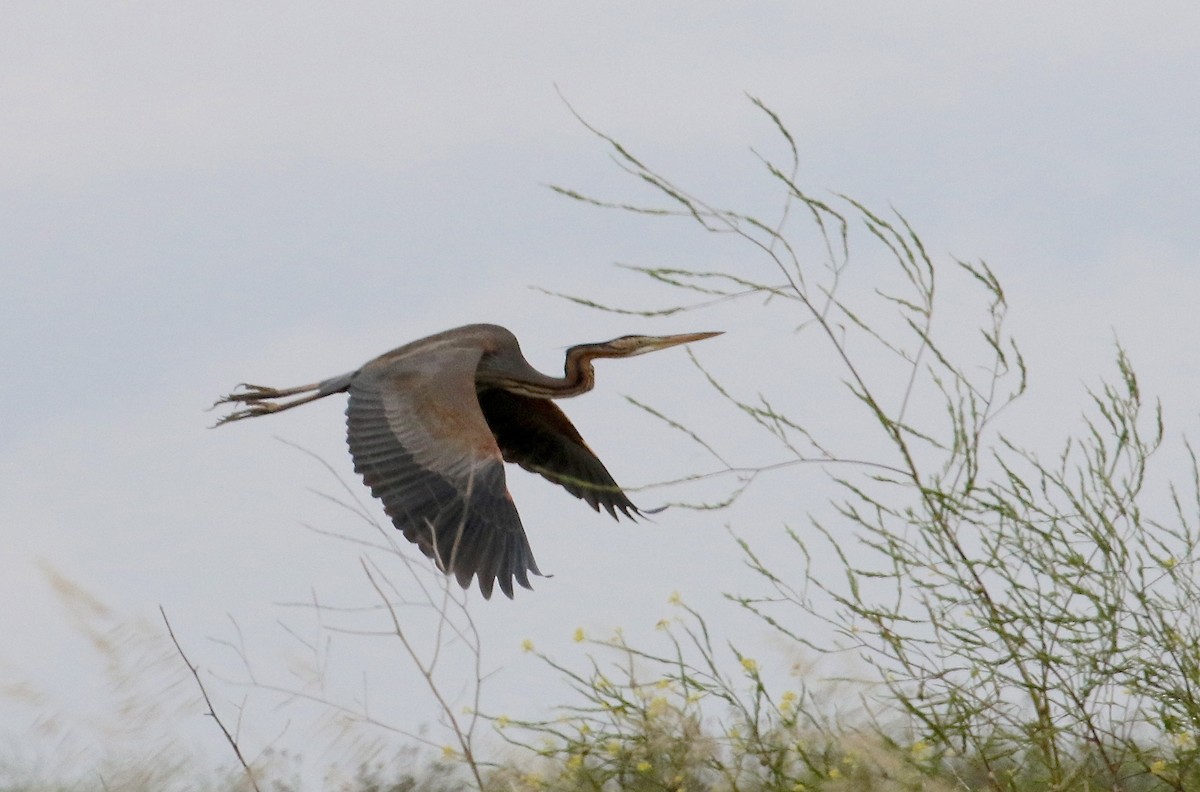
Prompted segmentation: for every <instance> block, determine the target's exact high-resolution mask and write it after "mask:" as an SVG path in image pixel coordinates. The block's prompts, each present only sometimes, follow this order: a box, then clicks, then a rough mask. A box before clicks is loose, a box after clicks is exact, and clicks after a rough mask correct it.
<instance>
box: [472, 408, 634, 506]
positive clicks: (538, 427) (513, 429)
mask: <svg viewBox="0 0 1200 792" xmlns="http://www.w3.org/2000/svg"><path fill="white" fill-rule="evenodd" d="M479 406H480V407H481V408H482V409H483V416H484V418H486V419H487V423H488V426H490V427H491V429H492V433H493V434H494V435H495V436H496V443H497V445H499V446H500V451H501V452H502V453H503V454H504V459H505V461H507V462H516V463H517V464H518V465H520V466H521V467H523V468H525V469H526V470H530V471H533V472H534V473H538V474H540V475H542V476H545V477H546V478H547V479H549V480H550V481H553V482H554V483H555V484H561V485H562V486H563V487H564V488H565V489H566V490H567V492H569V493H571V494H572V495H574V496H575V497H577V498H582V499H583V500H584V501H586V502H587V503H588V505H590V506H591V507H592V508H593V509H595V510H596V511H600V507H601V506H603V507H604V508H605V509H606V510H607V511H608V513H609V514H611V515H612V516H613V517H616V516H617V511H618V510H619V511H620V512H621V513H623V514H624V515H625V516H627V517H630V518H633V517H634V516H635V515H637V514H639V513H640V512H639V511H638V509H637V507H636V506H634V505H633V504H632V503H631V502H630V501H629V498H627V497H626V496H625V493H624V492H622V491H621V488H620V487H619V486H617V483H616V482H615V481H614V480H613V477H612V475H611V474H610V473H609V472H608V469H607V468H605V467H604V464H603V463H602V462H601V461H600V460H599V458H597V456H596V455H595V454H594V453H593V452H592V449H590V448H588V447H587V443H585V442H583V438H582V437H580V436H579V432H578V430H576V429H575V427H574V426H573V425H572V424H571V422H570V421H569V420H568V419H567V416H566V415H565V414H563V411H562V410H560V409H559V408H558V405H556V404H555V403H554V402H552V401H550V400H549V399H537V398H534V397H531V396H524V395H521V394H519V393H512V392H511V391H506V390H501V389H498V388H490V389H488V390H484V391H481V392H480V393H479Z"/></svg>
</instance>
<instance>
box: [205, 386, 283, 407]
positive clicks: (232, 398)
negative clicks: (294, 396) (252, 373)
mask: <svg viewBox="0 0 1200 792" xmlns="http://www.w3.org/2000/svg"><path fill="white" fill-rule="evenodd" d="M237 387H238V388H240V389H241V390H235V391H234V392H233V393H231V394H229V395H228V396H222V397H221V398H220V399H217V401H216V403H215V404H213V406H214V407H216V406H217V405H220V404H237V403H245V402H257V401H262V400H263V399H279V398H281V397H283V396H287V395H288V392H287V391H283V390H280V389H279V388H268V387H267V386H266V385H251V384H250V383H248V382H239V383H238V384H237Z"/></svg>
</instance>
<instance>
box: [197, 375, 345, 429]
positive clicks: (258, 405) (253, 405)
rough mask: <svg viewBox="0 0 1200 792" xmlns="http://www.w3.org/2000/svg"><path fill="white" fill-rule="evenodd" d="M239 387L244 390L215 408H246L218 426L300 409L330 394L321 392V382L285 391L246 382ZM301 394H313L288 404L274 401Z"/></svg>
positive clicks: (220, 401)
mask: <svg viewBox="0 0 1200 792" xmlns="http://www.w3.org/2000/svg"><path fill="white" fill-rule="evenodd" d="M238 387H239V388H242V390H241V391H238V392H235V393H231V394H229V395H228V396H225V397H223V398H221V399H218V400H217V402H216V403H215V404H213V407H219V406H220V405H222V404H242V405H245V407H243V408H242V409H240V410H234V411H233V412H231V413H230V414H229V415H226V416H223V417H222V418H221V419H220V420H219V421H217V424H216V425H217V426H220V425H221V424H224V423H229V422H230V421H240V420H241V419H243V418H254V417H255V416H258V415H269V414H270V413H275V412H282V411H283V410H290V409H292V408H293V407H299V406H300V405H301V404H307V403H308V402H310V401H316V400H317V399H320V398H322V397H323V396H328V395H329V394H328V392H322V391H321V383H319V382H318V383H314V384H312V385H301V386H300V387H298V388H284V389H278V388H268V387H266V386H263V385H250V384H248V383H245V382H243V383H242V384H241V385H239V386H238ZM301 393H311V394H312V395H311V396H305V397H303V398H300V399H293V400H292V401H288V402H280V401H272V400H273V399H284V398H287V397H288V396H296V395H297V394H301Z"/></svg>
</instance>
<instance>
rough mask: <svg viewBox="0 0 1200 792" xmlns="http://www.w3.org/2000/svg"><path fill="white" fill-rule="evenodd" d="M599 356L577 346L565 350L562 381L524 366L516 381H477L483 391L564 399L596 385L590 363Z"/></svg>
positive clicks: (508, 378) (494, 378)
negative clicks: (484, 389)
mask: <svg viewBox="0 0 1200 792" xmlns="http://www.w3.org/2000/svg"><path fill="white" fill-rule="evenodd" d="M602 356H603V355H602V353H601V352H600V351H599V350H596V349H594V348H593V347H591V346H589V345H582V346H576V347H571V348H570V349H568V350H567V358H566V360H565V361H564V363H563V376H561V377H551V376H548V375H546V374H543V373H541V372H540V371H538V370H537V369H535V368H533V367H532V366H528V365H527V367H526V371H525V372H523V373H522V374H521V375H520V376H519V377H513V376H511V375H508V376H494V375H493V376H484V377H479V378H478V380H477V381H478V382H479V384H480V385H481V386H483V387H499V388H503V389H504V390H506V391H510V392H512V393H519V394H522V395H524V396H533V397H534V398H538V399H565V398H568V397H570V396H578V395H579V394H581V393H587V392H588V391H590V390H591V389H592V386H593V385H595V383H596V376H595V370H594V369H593V368H592V360H593V359H595V358H597V357H602Z"/></svg>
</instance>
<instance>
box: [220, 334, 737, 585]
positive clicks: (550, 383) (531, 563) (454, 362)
mask: <svg viewBox="0 0 1200 792" xmlns="http://www.w3.org/2000/svg"><path fill="white" fill-rule="evenodd" d="M713 335H717V334H716V333H692V334H688V335H681V336H665V337H649V336H624V337H622V338H618V339H613V340H612V341H608V342H605V343H602V344H585V345H581V346H576V347H572V348H571V349H569V350H568V351H567V354H566V359H565V361H564V376H563V377H550V376H547V375H545V374H542V373H541V372H539V371H537V370H536V369H534V368H533V367H532V366H530V365H529V363H528V362H527V361H526V360H525V358H524V356H523V355H522V354H521V350H520V346H519V345H518V343H517V339H516V338H515V337H514V336H513V335H512V333H510V332H509V331H508V330H505V329H504V328H503V327H498V326H496V325H467V326H465V327H459V328H455V329H454V330H448V331H445V332H443V333H438V334H436V335H433V336H429V337H428V338H423V339H420V340H419V341H414V342H412V343H410V344H406V345H404V346H402V347H398V348H396V349H394V350H392V351H390V352H387V353H385V354H383V355H380V356H379V357H377V358H375V359H374V360H371V361H369V362H368V363H367V364H366V365H364V366H363V367H362V368H360V369H358V370H357V371H354V372H351V373H349V374H343V375H341V376H338V377H332V378H330V379H326V380H322V381H321V382H319V383H316V384H314V385H305V386H301V387H298V388H289V389H284V390H278V389H274V388H267V387H262V386H255V385H246V386H243V387H244V388H245V390H243V391H241V392H236V393H233V394H231V395H229V396H226V397H225V398H223V399H221V400H220V401H218V402H217V404H225V403H232V404H237V405H241V407H240V409H237V410H235V411H234V412H233V413H231V414H229V415H227V416H225V417H224V418H223V419H221V420H220V421H218V424H221V423H226V422H229V421H236V420H240V419H243V418H250V417H255V416H258V415H266V414H269V413H272V412H279V411H281V410H287V409H290V408H292V407H296V406H298V405H300V404H304V403H307V402H309V401H312V400H314V399H318V398H322V397H324V396H328V395H330V394H332V393H340V392H348V393H349V394H350V399H349V404H348V406H347V409H346V422H347V434H346V437H347V443H348V444H349V446H350V454H351V457H352V458H353V460H354V469H355V470H356V471H357V472H358V473H359V474H360V475H361V476H362V477H363V481H364V483H366V485H367V486H368V487H370V489H371V493H372V494H373V495H374V496H375V497H377V498H379V499H380V501H382V502H383V506H384V511H385V512H387V515H388V517H389V518H391V521H392V523H393V524H394V525H395V526H396V527H397V528H399V529H400V530H401V531H402V532H403V533H404V536H405V538H407V539H408V540H409V541H411V542H413V543H414V544H416V545H417V547H419V548H420V549H421V551H422V552H423V553H424V554H425V555H427V556H429V557H430V558H432V559H433V560H434V561H435V562H436V563H437V565H438V567H439V568H440V569H442V570H443V571H445V572H446V573H447V574H453V575H454V576H455V578H456V579H457V580H458V582H459V583H460V584H461V585H463V586H464V587H466V586H468V585H470V582H471V579H472V578H475V579H476V580H477V581H478V585H479V589H480V591H481V592H482V593H483V595H484V597H490V596H491V593H492V590H493V587H494V586H495V585H497V584H498V585H499V586H500V590H501V591H503V592H504V593H505V595H507V596H509V597H512V594H513V581H514V580H515V581H516V582H517V583H518V584H520V585H521V586H524V587H526V588H529V587H530V585H529V574H530V573H532V574H534V575H540V574H541V572H540V571H539V570H538V567H537V562H536V561H535V560H534V557H533V551H532V550H531V549H530V547H529V541H528V539H527V538H526V536H525V531H524V528H523V527H522V525H521V519H520V516H519V515H518V514H517V509H516V506H515V505H514V504H513V500H512V496H511V495H510V494H509V492H508V487H507V483H506V479H505V472H504V462H514V463H516V464H519V465H520V466H522V467H523V468H525V469H527V470H530V471H533V472H535V473H538V474H540V475H542V476H544V477H545V478H547V479H548V480H550V481H552V482H554V483H556V484H559V485H561V486H562V487H563V488H564V489H566V490H567V491H568V492H570V493H571V494H572V495H575V496H576V497H578V498H581V499H583V500H584V501H585V502H586V503H588V504H589V505H590V506H591V507H592V508H593V509H595V510H597V511H599V510H600V508H604V509H605V510H606V511H607V512H608V513H609V514H611V515H612V516H613V517H617V516H618V515H619V514H623V515H625V516H626V517H630V518H633V517H634V516H635V515H638V514H640V512H639V511H638V509H637V507H636V506H634V505H633V503H632V502H631V501H630V500H629V498H628V497H626V495H625V493H624V492H622V491H621V488H620V487H619V486H617V484H616V482H615V481H614V480H613V477H612V475H611V474H609V472H608V470H607V469H606V468H605V467H604V464H603V463H602V462H600V460H599V458H598V457H597V456H596V455H595V454H594V453H593V452H592V450H591V449H590V448H588V446H587V444H586V443H585V442H584V441H583V438H582V437H581V436H580V434H579V432H578V431H577V430H576V429H575V427H574V426H573V425H572V424H571V422H570V421H569V420H568V419H567V416H566V415H564V414H563V412H562V410H560V409H559V408H558V407H557V405H555V404H554V403H553V402H551V401H549V399H551V398H564V397H568V396H574V395H577V394H579V393H584V392H586V391H588V390H590V389H591V387H592V385H593V383H594V374H593V369H592V364H591V361H592V360H593V359H595V358H599V357H628V356H631V355H637V354H642V353H643V352H647V351H653V350H655V349H663V348H666V347H668V346H674V345H676V344H681V343H687V342H690V341H697V340H701V339H703V338H708V337H710V336H713ZM301 394H307V395H301ZM292 396H296V397H297V398H294V399H292V400H291V401H286V402H283V401H279V399H281V398H284V397H292Z"/></svg>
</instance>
